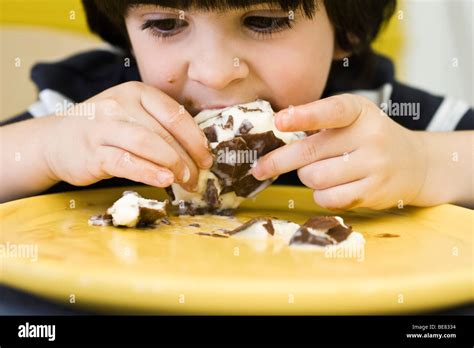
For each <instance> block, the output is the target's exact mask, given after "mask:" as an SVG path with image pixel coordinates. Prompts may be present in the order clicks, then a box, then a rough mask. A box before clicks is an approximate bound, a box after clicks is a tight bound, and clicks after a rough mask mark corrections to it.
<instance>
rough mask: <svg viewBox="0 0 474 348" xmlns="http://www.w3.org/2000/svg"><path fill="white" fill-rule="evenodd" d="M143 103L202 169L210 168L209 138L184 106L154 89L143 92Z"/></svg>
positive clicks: (146, 89) (149, 88)
mask: <svg viewBox="0 0 474 348" xmlns="http://www.w3.org/2000/svg"><path fill="white" fill-rule="evenodd" d="M141 101H142V105H143V107H144V108H145V110H146V111H147V112H148V113H149V114H151V115H152V116H153V117H155V118H156V119H157V120H158V121H159V122H160V124H161V125H163V127H164V128H165V129H166V130H167V131H168V132H170V133H171V134H172V135H173V137H175V138H176V140H178V142H179V143H180V144H181V145H182V146H183V148H184V149H185V150H186V151H187V152H188V153H189V154H190V156H191V158H193V160H194V161H195V162H196V163H197V164H198V165H199V166H200V167H202V168H210V166H211V165H212V161H213V158H212V156H211V153H210V151H209V149H208V147H207V138H206V136H205V135H204V133H203V132H202V130H201V129H200V128H199V127H198V125H197V124H196V122H194V120H193V117H192V116H191V115H190V114H189V113H188V112H187V111H186V109H184V107H183V106H182V105H179V104H178V103H177V102H176V101H175V100H174V99H172V98H171V97H169V96H167V95H166V94H165V93H163V92H161V91H159V90H158V89H155V88H153V87H146V88H145V89H144V90H143V93H142V97H141Z"/></svg>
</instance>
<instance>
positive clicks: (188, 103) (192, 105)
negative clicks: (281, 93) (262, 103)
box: [184, 98, 273, 117]
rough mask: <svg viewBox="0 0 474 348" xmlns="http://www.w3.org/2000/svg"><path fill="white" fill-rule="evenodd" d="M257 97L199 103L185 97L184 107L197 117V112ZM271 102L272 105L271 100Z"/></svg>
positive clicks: (221, 107)
mask: <svg viewBox="0 0 474 348" xmlns="http://www.w3.org/2000/svg"><path fill="white" fill-rule="evenodd" d="M257 99H259V98H253V99H251V100H244V101H235V102H227V103H197V102H193V101H192V100H191V99H185V100H184V107H185V109H186V110H187V111H188V112H189V113H190V114H191V116H193V117H195V116H196V115H197V114H199V113H200V112H201V111H203V110H215V109H224V108H227V107H230V106H234V105H239V104H246V103H250V102H253V101H255V100H257ZM270 104H271V105H272V103H271V102H270ZM272 106H273V105H272Z"/></svg>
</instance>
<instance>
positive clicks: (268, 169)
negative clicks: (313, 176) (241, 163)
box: [252, 129, 357, 180]
mask: <svg viewBox="0 0 474 348" xmlns="http://www.w3.org/2000/svg"><path fill="white" fill-rule="evenodd" d="M356 146H357V144H355V143H354V140H353V137H350V136H348V135H347V129H330V130H326V131H324V132H319V133H317V134H314V135H311V136H309V137H307V138H304V139H301V140H298V141H295V142H294V143H291V144H288V145H285V146H282V147H280V148H278V149H276V150H273V151H272V152H270V153H268V154H266V155H265V156H263V157H261V158H259V159H258V161H257V164H256V166H255V167H254V168H253V169H252V174H253V176H254V177H255V178H257V179H259V180H264V179H268V178H272V177H275V176H277V175H280V174H283V173H287V172H290V171H292V170H295V169H299V168H301V167H304V166H306V165H308V164H310V163H313V162H317V161H320V160H323V159H326V158H331V157H337V156H341V155H343V154H344V153H350V152H352V151H353V150H354V149H355V148H356Z"/></svg>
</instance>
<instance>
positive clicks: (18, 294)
mask: <svg viewBox="0 0 474 348" xmlns="http://www.w3.org/2000/svg"><path fill="white" fill-rule="evenodd" d="M94 314H101V313H94V312H90V311H84V310H81V309H74V308H71V307H65V306H62V305H59V304H57V303H54V302H51V301H48V300H46V299H43V298H41V297H38V296H35V295H32V294H29V293H27V292H24V291H22V290H18V289H15V288H11V287H8V286H0V315H94ZM132 314H133V313H132ZM417 314H420V315H424V314H425V315H474V303H471V304H466V305H463V306H458V307H454V308H449V309H446V310H442V311H430V312H421V313H417Z"/></svg>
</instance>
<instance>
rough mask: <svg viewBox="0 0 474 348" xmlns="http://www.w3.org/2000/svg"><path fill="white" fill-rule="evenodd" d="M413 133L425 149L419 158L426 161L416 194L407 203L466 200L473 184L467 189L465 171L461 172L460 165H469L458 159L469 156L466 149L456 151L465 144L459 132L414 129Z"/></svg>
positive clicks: (462, 166)
mask: <svg viewBox="0 0 474 348" xmlns="http://www.w3.org/2000/svg"><path fill="white" fill-rule="evenodd" d="M413 134H414V136H416V137H417V138H418V139H419V140H420V143H422V144H423V145H422V146H423V147H424V151H422V152H421V153H424V156H425V158H420V159H419V160H420V161H424V162H425V163H426V174H425V179H424V181H423V183H422V185H421V187H420V190H419V192H418V194H417V195H416V197H415V198H414V199H413V200H412V201H411V202H410V204H411V205H415V206H432V205H437V204H443V203H461V204H464V203H466V200H467V199H468V198H467V197H469V191H470V190H471V191H472V188H471V189H470V190H469V188H466V184H467V183H466V180H465V177H466V176H465V174H466V173H464V175H463V169H468V168H469V166H467V167H466V163H460V161H469V160H470V159H469V158H466V157H468V156H466V154H465V153H460V151H459V150H460V149H461V148H462V147H463V146H464V145H465V143H464V142H463V139H461V137H460V136H458V137H456V134H457V133H454V132H453V133H434V132H427V131H413ZM463 150H464V151H465V150H466V149H465V148H463ZM471 156H472V155H471ZM471 162H472V159H471ZM471 171H472V165H471ZM467 174H468V173H467ZM468 175H469V174H468Z"/></svg>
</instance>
